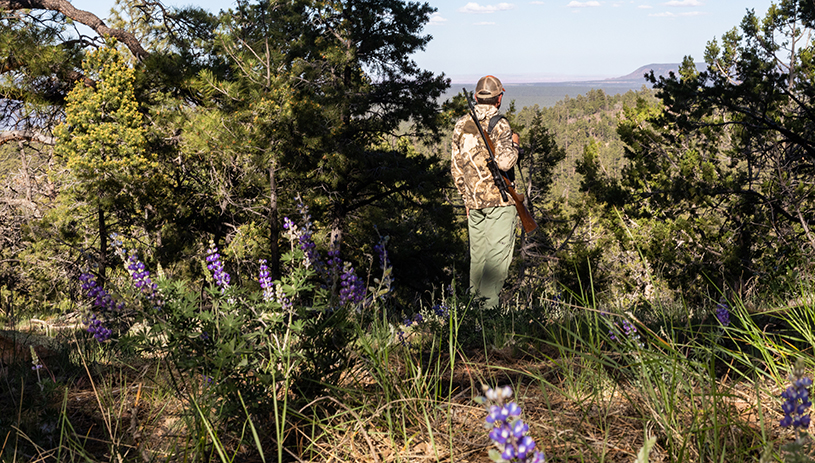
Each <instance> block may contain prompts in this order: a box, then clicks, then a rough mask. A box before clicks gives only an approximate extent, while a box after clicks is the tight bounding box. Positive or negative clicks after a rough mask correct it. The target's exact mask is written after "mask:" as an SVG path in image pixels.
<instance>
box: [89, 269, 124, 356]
mask: <svg viewBox="0 0 815 463" xmlns="http://www.w3.org/2000/svg"><path fill="white" fill-rule="evenodd" d="M79 281H80V282H81V283H82V290H83V291H85V295H86V296H87V297H88V299H90V300H91V303H92V304H93V306H94V308H95V309H96V310H98V311H99V312H101V313H103V314H105V313H114V312H120V311H121V310H122V308H124V304H123V303H121V302H120V303H118V304H117V303H116V301H114V300H113V297H111V295H110V294H108V292H107V291H105V289H104V288H102V287H101V286H99V285H98V284H96V277H95V276H94V275H93V274H91V273H89V272H85V273H82V274H81V275H80V276H79ZM83 323H84V324H85V325H87V328H86V331H87V332H88V333H91V334H92V335H93V337H94V338H95V339H96V340H97V341H99V342H105V341H107V340H108V339H110V336H111V334H113V331H112V330H110V329H109V328H107V327H105V326H104V324H103V322H102V320H100V319H99V318H97V315H96V314H91V315H90V316H89V317H88V318H86V319H85V320H84V321H83Z"/></svg>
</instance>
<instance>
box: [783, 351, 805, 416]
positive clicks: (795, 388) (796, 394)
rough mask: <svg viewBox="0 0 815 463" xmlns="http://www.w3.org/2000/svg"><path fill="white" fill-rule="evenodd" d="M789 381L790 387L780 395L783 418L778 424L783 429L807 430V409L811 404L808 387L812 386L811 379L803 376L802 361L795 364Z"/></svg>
mask: <svg viewBox="0 0 815 463" xmlns="http://www.w3.org/2000/svg"><path fill="white" fill-rule="evenodd" d="M789 380H790V382H791V383H792V385H791V386H789V387H788V388H787V390H786V391H784V392H782V393H781V397H783V398H784V399H785V400H784V403H783V404H782V405H781V410H783V411H784V418H782V419H781V423H780V424H781V426H782V427H785V428H787V427H792V428H793V429H800V430H805V429H807V428H809V423H810V416H809V407H811V406H812V402H811V401H810V399H809V387H810V386H812V379H811V378H809V377H807V376H806V375H805V373H804V364H803V361H802V360H798V362H796V364H795V367H793V369H792V372H791V373H790V376H789Z"/></svg>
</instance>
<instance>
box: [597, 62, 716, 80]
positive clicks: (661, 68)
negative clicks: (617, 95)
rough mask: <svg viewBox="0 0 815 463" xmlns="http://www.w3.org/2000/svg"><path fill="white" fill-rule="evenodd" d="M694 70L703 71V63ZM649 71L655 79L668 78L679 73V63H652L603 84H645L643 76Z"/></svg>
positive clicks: (697, 64) (698, 64)
mask: <svg viewBox="0 0 815 463" xmlns="http://www.w3.org/2000/svg"><path fill="white" fill-rule="evenodd" d="M696 68H697V69H699V70H702V69H704V63H696ZM651 71H654V75H656V76H657V77H659V76H663V77H668V74H670V73H671V72H673V73H674V74H678V73H679V63H654V64H648V65H645V66H640V67H639V68H637V70H636V71H634V72H632V73H631V74H626V75H624V76H622V77H614V78H611V79H605V80H604V82H620V83H623V82H626V83H627V82H640V83H645V77H644V76H645V75H646V74H650V73H651Z"/></svg>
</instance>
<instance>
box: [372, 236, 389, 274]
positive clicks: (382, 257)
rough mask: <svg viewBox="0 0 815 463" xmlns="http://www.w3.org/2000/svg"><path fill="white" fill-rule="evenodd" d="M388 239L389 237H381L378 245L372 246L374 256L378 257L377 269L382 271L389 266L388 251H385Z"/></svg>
mask: <svg viewBox="0 0 815 463" xmlns="http://www.w3.org/2000/svg"><path fill="white" fill-rule="evenodd" d="M388 239H389V237H387V236H384V237H381V238H380V239H379V243H378V244H376V245H375V246H374V251H375V252H376V255H377V256H379V267H380V268H381V269H383V270H384V269H386V268H388V267H390V266H391V263H390V260H389V259H388V250H387V249H385V245H386V244H387V243H388Z"/></svg>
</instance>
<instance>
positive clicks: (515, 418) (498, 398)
mask: <svg viewBox="0 0 815 463" xmlns="http://www.w3.org/2000/svg"><path fill="white" fill-rule="evenodd" d="M483 388H484V395H485V396H486V397H479V398H478V399H477V400H478V401H479V402H481V403H483V404H484V405H486V407H487V411H488V414H487V418H486V419H485V427H486V428H487V429H489V437H490V440H492V442H493V444H494V445H495V446H496V448H497V450H495V449H493V450H492V451H490V458H491V459H492V460H493V461H495V462H496V463H503V462H510V463H514V462H519V463H520V462H523V463H544V461H545V458H544V455H543V452H541V451H539V450H536V445H535V441H534V439H532V437H531V436H529V434H528V433H529V425H527V424H526V423H524V422H523V421H522V420H521V407H519V406H518V404H516V403H515V402H509V403H507V401H508V400H509V399H510V398H511V397H512V389H511V388H510V387H509V386H506V387H503V388H498V389H490V388H489V387H487V386H483Z"/></svg>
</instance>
